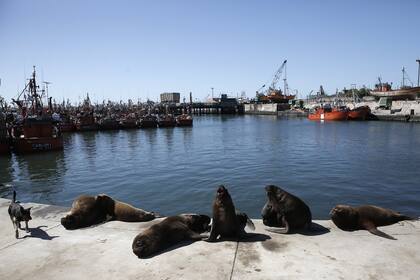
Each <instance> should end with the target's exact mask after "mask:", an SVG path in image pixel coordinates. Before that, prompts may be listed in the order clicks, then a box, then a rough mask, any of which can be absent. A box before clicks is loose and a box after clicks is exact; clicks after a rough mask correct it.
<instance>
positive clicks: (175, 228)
mask: <svg viewBox="0 0 420 280" xmlns="http://www.w3.org/2000/svg"><path fill="white" fill-rule="evenodd" d="M209 223H210V217H209V216H206V215H197V214H182V215H178V216H171V217H168V218H166V219H164V220H163V221H161V222H160V223H158V224H155V225H153V226H151V227H150V228H148V229H146V230H145V231H143V232H142V233H140V234H139V235H137V236H136V237H135V238H134V240H133V244H132V249H133V253H134V254H135V255H136V256H138V257H139V258H147V257H150V256H152V255H154V254H156V253H158V252H160V251H162V250H165V249H167V248H169V247H171V246H173V245H175V244H177V243H179V242H181V241H187V240H192V241H196V240H201V239H203V238H205V237H207V236H204V235H201V233H203V232H205V231H208V230H209Z"/></svg>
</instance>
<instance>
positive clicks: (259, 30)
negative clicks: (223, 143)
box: [0, 0, 420, 101]
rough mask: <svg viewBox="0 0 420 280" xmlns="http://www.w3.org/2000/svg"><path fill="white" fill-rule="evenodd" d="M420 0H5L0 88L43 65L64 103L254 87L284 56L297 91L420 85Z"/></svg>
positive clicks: (43, 75)
mask: <svg viewBox="0 0 420 280" xmlns="http://www.w3.org/2000/svg"><path fill="white" fill-rule="evenodd" d="M419 12H420V1H417V0H412V1H409V0H406V1H386V0H383V1H227V0H226V1H215V0H213V1H196V0H188V1H187V0H185V1H184V0H178V1H169V0H168V1H104V0H91V1H87V0H72V1H55V0H50V1H44V0H37V1H35V0H33V1H20V0H0V78H1V79H2V85H1V87H0V95H2V96H4V97H6V99H8V100H9V99H10V98H12V97H14V96H16V95H17V93H18V91H19V90H20V89H21V88H22V87H23V85H24V78H25V77H28V76H29V75H30V73H31V69H32V65H36V66H37V69H38V73H39V78H40V80H45V81H50V82H52V84H51V86H50V94H51V95H53V96H54V97H55V98H56V99H57V100H62V98H63V97H64V96H65V97H68V98H70V99H71V100H73V101H77V100H78V98H79V96H84V95H85V93H86V92H89V93H90V95H91V97H92V98H93V99H96V100H101V99H102V98H106V99H108V98H109V99H111V100H115V101H117V100H119V99H120V98H121V99H123V100H127V99H128V98H132V99H134V100H137V98H141V99H142V100H143V101H145V100H146V98H150V99H152V100H156V99H157V98H158V96H159V93H161V92H165V91H178V92H181V96H187V94H188V92H190V91H192V92H193V96H194V98H199V99H203V98H205V97H206V96H207V95H209V94H211V89H210V88H211V87H214V88H215V90H214V91H215V94H219V93H220V92H225V93H229V94H233V95H236V93H240V92H241V91H246V93H247V96H249V97H253V96H254V95H255V91H256V90H257V89H258V88H259V87H260V86H261V85H262V84H264V83H267V82H268V81H270V80H271V79H272V77H273V74H274V72H275V71H276V69H277V68H278V67H279V66H280V65H281V63H282V61H283V60H284V59H286V58H287V59H288V68H287V70H288V71H287V72H288V81H289V85H290V88H292V89H298V90H299V92H300V94H301V96H303V95H306V94H307V93H308V92H309V91H310V90H315V91H316V90H317V89H318V88H319V85H321V84H322V85H324V88H325V89H326V91H327V93H333V92H334V91H335V89H336V88H340V89H341V88H343V87H350V85H351V84H352V83H354V84H357V85H358V86H361V85H367V86H372V85H373V84H374V83H375V82H376V78H377V77H378V76H379V75H380V76H382V79H383V80H384V81H392V82H394V84H398V85H399V84H400V82H401V68H402V66H405V67H406V69H407V71H408V74H409V76H410V78H411V80H412V81H413V82H414V83H416V82H417V64H416V62H415V60H416V59H417V58H419V57H420V16H419Z"/></svg>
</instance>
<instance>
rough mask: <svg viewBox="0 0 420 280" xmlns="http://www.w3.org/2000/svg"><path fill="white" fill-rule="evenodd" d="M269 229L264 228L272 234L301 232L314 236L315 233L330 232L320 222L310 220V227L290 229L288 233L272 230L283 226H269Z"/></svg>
mask: <svg viewBox="0 0 420 280" xmlns="http://www.w3.org/2000/svg"><path fill="white" fill-rule="evenodd" d="M270 229H271V231H270V230H267V228H266V230H267V231H269V232H272V233H274V234H302V235H305V236H316V235H322V234H326V233H329V232H330V229H329V228H326V227H324V226H322V225H320V224H317V223H314V222H312V224H311V227H310V228H309V229H302V230H292V231H290V232H289V233H281V232H274V231H275V230H276V229H279V230H282V229H284V228H280V227H278V228H277V227H271V228H270Z"/></svg>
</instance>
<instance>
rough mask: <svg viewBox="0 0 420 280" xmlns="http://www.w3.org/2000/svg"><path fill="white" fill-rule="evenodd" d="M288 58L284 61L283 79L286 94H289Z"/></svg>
mask: <svg viewBox="0 0 420 280" xmlns="http://www.w3.org/2000/svg"><path fill="white" fill-rule="evenodd" d="M286 62H287V60H285V63H284V79H283V83H284V95H285V96H287V95H288V94H287V64H286Z"/></svg>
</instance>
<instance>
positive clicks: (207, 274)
mask: <svg viewBox="0 0 420 280" xmlns="http://www.w3.org/2000/svg"><path fill="white" fill-rule="evenodd" d="M9 203H10V201H9V200H6V199H0V225H1V226H0V232H1V235H0V251H1V252H0V279H13V280H17V279H101V280H105V279H150V280H153V279H419V275H420V247H419V244H420V222H418V221H416V222H402V223H398V224H395V225H392V226H388V227H383V228H381V230H383V231H384V232H386V233H388V234H390V235H392V236H394V237H395V238H397V239H398V240H388V239H384V238H380V237H378V236H374V235H372V234H370V233H368V232H367V231H357V232H344V231H341V230H339V229H337V228H336V227H335V226H334V225H333V223H332V222H331V221H329V220H327V221H315V223H316V224H317V225H318V226H317V227H318V228H321V227H323V228H324V230H323V231H317V232H316V233H315V234H311V235H302V234H290V235H280V234H275V233H269V232H267V231H265V230H264V226H263V225H262V222H261V221H260V220H254V223H255V225H256V231H255V232H254V233H255V234H256V235H254V236H253V237H250V238H248V239H247V240H243V241H241V242H239V243H238V242H236V241H223V242H216V243H207V242H204V241H199V242H195V243H192V244H190V243H183V244H180V245H178V246H175V247H173V248H171V249H169V250H167V251H165V252H163V253H161V254H159V255H156V256H154V257H152V258H149V259H138V258H137V257H136V256H135V255H134V254H133V253H132V251H131V243H132V240H133V239H134V237H135V236H136V235H137V234H138V233H139V232H141V231H142V230H144V229H145V228H147V227H149V226H150V225H152V224H154V223H156V222H158V221H159V220H157V221H152V222H147V223H123V222H108V223H105V224H102V225H99V226H95V227H91V228H87V229H81V230H74V231H67V230H65V229H64V228H63V227H62V226H61V224H60V218H61V217H62V216H63V215H65V213H66V211H67V210H68V209H66V208H62V207H57V206H51V205H41V204H33V203H28V204H24V205H25V207H27V206H33V210H32V218H33V220H31V221H30V223H29V227H30V229H31V232H30V233H25V232H24V231H20V234H21V235H20V236H21V238H20V239H15V237H14V231H13V226H12V223H11V222H10V219H9V217H8V214H7V207H8V205H9Z"/></svg>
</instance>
